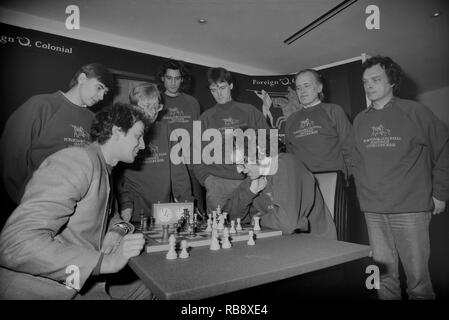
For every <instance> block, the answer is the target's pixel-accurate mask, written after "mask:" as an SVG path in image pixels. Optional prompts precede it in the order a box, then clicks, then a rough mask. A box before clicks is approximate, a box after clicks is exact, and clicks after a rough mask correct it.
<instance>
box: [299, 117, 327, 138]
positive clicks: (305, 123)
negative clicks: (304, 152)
mask: <svg viewBox="0 0 449 320" xmlns="http://www.w3.org/2000/svg"><path fill="white" fill-rule="evenodd" d="M321 128H322V127H321V126H319V125H315V122H314V121H313V120H310V119H309V118H307V119H306V120H301V121H300V122H299V130H296V131H295V132H293V135H294V136H295V137H296V138H302V137H305V136H310V135H312V134H317V133H318V130H319V129H321Z"/></svg>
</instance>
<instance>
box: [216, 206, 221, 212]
mask: <svg viewBox="0 0 449 320" xmlns="http://www.w3.org/2000/svg"><path fill="white" fill-rule="evenodd" d="M217 213H218V214H221V207H220V205H218V206H217Z"/></svg>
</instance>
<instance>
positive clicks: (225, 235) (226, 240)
mask: <svg viewBox="0 0 449 320" xmlns="http://www.w3.org/2000/svg"><path fill="white" fill-rule="evenodd" d="M221 247H222V248H223V249H229V248H231V247H232V245H231V242H230V241H229V229H228V228H225V229H224V231H223V243H222V244H221Z"/></svg>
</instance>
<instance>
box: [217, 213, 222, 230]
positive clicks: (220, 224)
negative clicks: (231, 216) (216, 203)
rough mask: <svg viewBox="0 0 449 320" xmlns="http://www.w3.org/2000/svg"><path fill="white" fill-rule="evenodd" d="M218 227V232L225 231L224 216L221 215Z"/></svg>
mask: <svg viewBox="0 0 449 320" xmlns="http://www.w3.org/2000/svg"><path fill="white" fill-rule="evenodd" d="M218 220H219V221H218V225H217V229H218V230H223V229H224V217H223V215H220V216H219V218H218Z"/></svg>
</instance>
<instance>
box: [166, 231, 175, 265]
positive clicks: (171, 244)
mask: <svg viewBox="0 0 449 320" xmlns="http://www.w3.org/2000/svg"><path fill="white" fill-rule="evenodd" d="M168 242H169V249H168V252H167V254H166V255H165V258H167V259H168V260H173V259H176V258H178V254H177V253H176V250H175V246H176V237H175V235H174V234H172V235H171V236H170V238H169V240H168Z"/></svg>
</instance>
